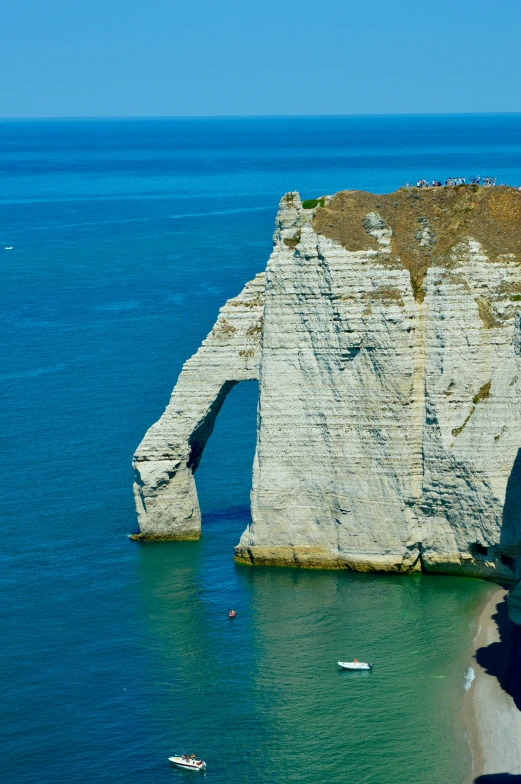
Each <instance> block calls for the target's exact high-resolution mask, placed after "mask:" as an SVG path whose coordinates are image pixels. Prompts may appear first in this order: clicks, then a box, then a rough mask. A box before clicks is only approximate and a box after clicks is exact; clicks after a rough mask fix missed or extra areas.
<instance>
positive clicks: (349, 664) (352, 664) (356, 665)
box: [338, 659, 373, 670]
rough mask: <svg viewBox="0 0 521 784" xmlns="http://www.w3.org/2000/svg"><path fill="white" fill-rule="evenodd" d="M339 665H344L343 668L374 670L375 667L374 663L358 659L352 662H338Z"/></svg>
mask: <svg viewBox="0 0 521 784" xmlns="http://www.w3.org/2000/svg"><path fill="white" fill-rule="evenodd" d="M338 666H339V667H342V669H343V670H372V669H373V665H372V664H368V663H367V662H361V661H358V659H353V661H350V662H338Z"/></svg>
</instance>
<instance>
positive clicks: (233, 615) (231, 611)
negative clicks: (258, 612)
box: [228, 609, 237, 618]
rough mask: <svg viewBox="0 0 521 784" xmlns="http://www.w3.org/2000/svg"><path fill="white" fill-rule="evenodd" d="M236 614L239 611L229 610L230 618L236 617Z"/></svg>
mask: <svg viewBox="0 0 521 784" xmlns="http://www.w3.org/2000/svg"><path fill="white" fill-rule="evenodd" d="M236 614H237V613H236V612H235V610H233V609H232V610H228V617H229V618H235V616H236Z"/></svg>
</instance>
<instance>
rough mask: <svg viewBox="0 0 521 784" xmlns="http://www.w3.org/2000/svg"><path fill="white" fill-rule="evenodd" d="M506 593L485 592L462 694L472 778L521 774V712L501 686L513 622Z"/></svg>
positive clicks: (509, 657)
mask: <svg viewBox="0 0 521 784" xmlns="http://www.w3.org/2000/svg"><path fill="white" fill-rule="evenodd" d="M506 595H507V591H506V590H505V589H504V588H500V587H499V586H498V587H497V590H495V591H494V592H493V594H492V595H491V596H490V597H489V599H488V601H487V603H486V605H485V607H484V608H483V609H482V611H481V616H480V618H479V625H478V633H477V634H476V636H475V638H474V640H473V641H472V647H471V660H470V662H469V668H468V669H467V676H468V673H469V672H470V670H472V671H473V673H474V678H473V679H472V680H471V681H470V683H469V685H468V688H467V689H466V693H465V696H464V699H463V718H464V722H465V726H466V732H467V738H468V741H469V744H470V749H471V755H472V775H471V778H470V781H472V782H475V781H476V780H479V778H478V777H480V776H487V778H488V775H491V774H501V773H503V774H505V773H506V774H510V775H511V776H512V775H520V774H521V711H520V710H519V709H518V708H517V707H516V704H515V702H514V699H513V697H512V696H511V695H510V694H509V693H508V692H507V691H505V689H504V688H503V686H502V685H501V684H503V685H505V683H507V682H508V672H509V667H510V666H511V664H512V626H513V625H512V623H511V621H509V620H508V618H507V617H506ZM487 774H488V775H487ZM483 784H484V781H483Z"/></svg>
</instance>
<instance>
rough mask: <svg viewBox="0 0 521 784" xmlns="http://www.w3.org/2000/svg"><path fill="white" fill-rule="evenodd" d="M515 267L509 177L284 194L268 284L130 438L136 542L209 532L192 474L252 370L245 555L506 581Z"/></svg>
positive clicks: (515, 456)
mask: <svg viewBox="0 0 521 784" xmlns="http://www.w3.org/2000/svg"><path fill="white" fill-rule="evenodd" d="M520 262H521V193H519V192H516V191H514V190H513V189H510V188H503V187H499V188H483V187H478V186H458V187H446V188H432V189H425V190H417V189H402V190H400V191H397V192H396V193H392V194H386V195H375V194H370V193H365V192H358V191H344V192H341V193H338V194H336V195H335V196H333V197H324V198H322V199H319V200H315V201H311V202H304V203H302V202H301V200H300V198H299V195H298V194H297V193H288V194H286V196H284V198H283V199H282V200H281V203H280V207H279V212H278V215H277V219H276V230H275V234H274V248H273V252H272V254H271V257H270V259H269V262H268V265H267V268H266V273H265V275H264V274H262V275H259V276H257V278H255V280H254V281H252V282H251V283H249V284H248V285H247V286H246V288H245V289H244V291H243V292H242V293H241V294H240V295H239V297H237V298H236V299H232V300H229V302H228V303H227V304H226V306H225V307H224V308H223V309H222V310H221V313H220V315H219V319H218V321H217V323H216V326H215V327H214V329H213V331H212V333H211V334H210V336H209V337H208V338H207V339H206V341H204V342H203V345H202V347H201V348H200V349H199V351H198V352H197V353H196V354H195V355H194V357H192V359H190V360H189V361H188V362H187V363H186V365H185V366H184V368H183V371H182V373H181V375H180V377H179V380H178V382H177V384H176V387H175V389H174V392H173V395H172V399H171V401H170V404H169V406H168V407H167V409H166V411H165V414H164V415H163V417H162V418H161V419H160V420H159V422H157V423H156V424H155V425H153V426H152V428H151V429H150V430H149V431H148V433H147V434H146V436H145V438H144V440H143V442H142V443H141V445H140V446H139V447H138V450H137V452H136V455H135V458H134V468H135V472H136V484H135V495H136V504H137V509H138V517H139V524H140V530H141V536H142V537H143V538H189V537H194V536H198V535H199V531H200V514H199V508H198V504H197V494H196V490H195V484H194V481H193V474H194V471H195V470H196V468H197V464H198V462H199V459H200V456H201V453H202V450H203V449H204V444H205V443H206V439H207V438H208V436H209V434H210V432H211V429H212V427H213V422H214V420H215V416H216V415H217V413H218V410H219V408H220V406H221V405H222V402H223V400H224V398H225V396H226V394H227V392H228V391H229V389H230V388H231V386H232V385H233V384H234V383H237V382H238V381H240V380H242V379H246V378H257V379H258V380H259V387H260V400H259V413H258V428H257V449H256V454H255V461H254V466H253V484H252V493H251V511H252V522H251V525H250V526H249V527H248V529H247V530H246V531H245V532H244V534H243V535H242V537H241V540H240V543H239V545H238V546H237V548H236V558H237V559H238V560H241V561H244V562H248V563H254V564H255V563H262V564H288V565H296V566H308V567H337V568H349V569H356V570H360V571H373V570H375V571H411V570H420V569H422V570H425V571H433V572H449V573H460V574H461V573H462V574H467V575H473V576H483V577H496V578H500V579H504V580H507V581H512V580H514V579H515V560H516V559H517V557H518V554H519V551H520V545H521V525H520V523H521V456H520V455H521V453H520V451H519V450H520V447H521V263H520ZM516 596H517V594H516V591H514V592H513V594H512V597H513V599H512V607H513V608H514V605H515V607H516V608H517V609H516V612H518V614H519V615H520V618H519V620H520V621H521V609H519V608H521V593H520V596H519V598H518V599H516V598H515V597H516ZM516 601H517V604H516Z"/></svg>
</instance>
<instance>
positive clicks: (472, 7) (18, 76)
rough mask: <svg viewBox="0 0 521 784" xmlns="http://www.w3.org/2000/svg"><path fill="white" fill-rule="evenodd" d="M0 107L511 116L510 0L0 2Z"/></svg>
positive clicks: (58, 112) (519, 5) (517, 20)
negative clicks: (496, 114) (0, 24)
mask: <svg viewBox="0 0 521 784" xmlns="http://www.w3.org/2000/svg"><path fill="white" fill-rule="evenodd" d="M0 18H1V20H2V46H1V47H0V99H1V100H0V116H2V117H149V116H168V117H170V116H214V115H225V116H229V115H314V114H410V113H439V112H447V113H452V112H464V113H466V112H518V111H521V67H520V65H519V57H520V48H521V46H520V44H521V2H520V0H500V2H491V0H436V2H432V1H431V2H424V0H394V2H390V1H389V0H370V1H369V2H368V1H367V0H366V2H361V1H360V0H359V1H358V2H352V0H328V2H320V1H319V0H264V1H263V2H259V1H258V0H185V1H184V2H179V0H0Z"/></svg>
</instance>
